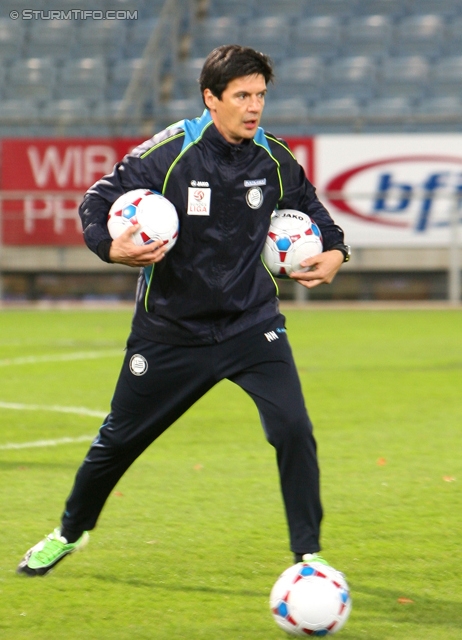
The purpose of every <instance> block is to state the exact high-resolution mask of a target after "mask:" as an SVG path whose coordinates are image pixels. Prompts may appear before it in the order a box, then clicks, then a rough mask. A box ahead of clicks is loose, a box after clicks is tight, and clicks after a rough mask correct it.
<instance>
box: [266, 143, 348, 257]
mask: <svg viewBox="0 0 462 640" xmlns="http://www.w3.org/2000/svg"><path fill="white" fill-rule="evenodd" d="M274 155H275V157H276V158H277V160H278V161H279V163H280V172H281V179H282V196H281V199H280V201H279V203H278V207H279V208H280V209H295V210H297V211H303V212H304V213H307V214H308V215H309V216H310V218H312V219H313V220H314V222H315V223H316V224H317V225H318V227H319V229H320V231H321V233H322V239H323V245H324V251H328V250H329V249H331V248H332V247H334V246H335V245H339V244H343V242H344V234H343V230H342V229H341V228H340V227H339V226H338V225H337V224H335V222H334V220H333V219H332V218H331V216H330V214H329V212H328V211H327V209H326V208H325V207H324V205H323V204H322V203H321V202H320V200H319V199H318V196H317V195H316V190H315V188H314V186H313V185H312V184H311V182H310V181H309V180H308V178H307V177H306V175H305V172H304V170H303V167H302V166H301V165H300V164H299V163H298V162H297V160H296V159H295V158H294V156H293V155H292V153H291V152H290V151H289V149H288V147H287V145H286V143H285V142H284V141H283V140H278V144H277V145H275V147H274Z"/></svg>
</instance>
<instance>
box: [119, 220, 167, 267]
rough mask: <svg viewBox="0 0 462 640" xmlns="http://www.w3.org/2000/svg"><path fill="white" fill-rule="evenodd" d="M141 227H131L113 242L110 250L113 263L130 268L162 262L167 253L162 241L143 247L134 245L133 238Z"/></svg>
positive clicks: (137, 225) (136, 225)
mask: <svg viewBox="0 0 462 640" xmlns="http://www.w3.org/2000/svg"><path fill="white" fill-rule="evenodd" d="M140 226H141V225H139V224H135V225H133V226H131V227H130V228H129V229H127V230H126V231H124V232H123V233H122V235H120V236H119V237H118V238H115V240H113V241H112V244H111V248H110V250H109V259H110V260H111V262H116V263H118V264H126V265H127V266H129V267H148V266H149V265H151V264H154V263H155V262H160V261H161V260H162V258H163V257H164V256H165V254H166V252H167V249H166V247H167V245H164V244H163V242H162V240H156V241H155V242H152V243H150V244H145V245H143V246H138V245H136V244H134V242H133V239H132V236H133V235H134V234H135V233H136V232H137V231H138V230H139V228H140Z"/></svg>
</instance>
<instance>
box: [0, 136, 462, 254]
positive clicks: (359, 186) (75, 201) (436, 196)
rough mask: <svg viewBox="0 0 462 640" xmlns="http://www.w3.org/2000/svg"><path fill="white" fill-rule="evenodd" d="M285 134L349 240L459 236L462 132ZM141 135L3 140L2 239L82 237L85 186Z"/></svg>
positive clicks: (76, 240)
mask: <svg viewBox="0 0 462 640" xmlns="http://www.w3.org/2000/svg"><path fill="white" fill-rule="evenodd" d="M286 140H287V141H288V142H289V144H290V146H291V149H292V150H293V152H294V154H295V155H296V157H297V158H298V160H299V162H300V163H301V164H302V166H303V167H304V168H305V171H306V174H307V176H308V178H309V179H310V180H311V181H312V182H313V183H314V184H315V185H316V187H317V190H318V194H319V196H320V198H321V199H322V201H323V202H324V203H325V204H326V206H327V208H328V209H329V211H330V212H331V213H332V215H333V217H334V219H335V221H336V222H337V223H338V224H339V225H341V226H342V227H343V228H344V229H345V231H346V235H347V238H348V241H349V243H350V244H352V245H354V246H356V247H380V246H403V247H404V246H435V247H437V246H447V245H448V244H449V242H450V238H451V234H452V237H453V236H454V227H452V229H451V226H450V216H451V214H453V213H454V212H455V207H456V206H457V205H458V204H459V201H460V199H461V197H462V136H461V135H452V134H451V135H445V134H443V135H439V134H432V135H420V134H414V135H412V134H411V135H388V134H386V135H385V134H382V135H375V134H374V135H320V136H317V137H315V138H309V137H305V138H300V137H298V138H296V137H287V138H286ZM139 142H140V140H131V139H130V140H129V139H115V140H109V139H99V140H96V139H34V140H30V139H29V140H28V139H16V140H3V141H2V142H1V150H2V154H1V158H2V162H1V189H2V193H3V201H2V204H3V207H2V220H3V224H2V240H3V243H4V244H7V245H58V246H69V245H82V244H83V240H82V231H81V227H80V220H79V217H78V212H77V209H78V205H79V204H80V202H81V199H82V195H83V194H84V192H85V191H86V190H87V188H88V187H89V186H91V185H92V184H93V183H94V182H95V181H96V180H97V179H98V178H100V177H101V176H102V175H104V174H105V173H108V172H110V171H111V170H112V167H113V165H114V163H115V162H117V160H119V159H120V158H122V157H123V155H124V154H125V153H126V152H127V151H129V150H130V149H131V148H133V147H134V146H135V145H136V144H138V143H139ZM459 225H460V219H459Z"/></svg>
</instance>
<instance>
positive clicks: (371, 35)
mask: <svg viewBox="0 0 462 640" xmlns="http://www.w3.org/2000/svg"><path fill="white" fill-rule="evenodd" d="M392 32H393V23H392V19H391V18H390V16H382V15H365V16H354V17H353V18H350V20H348V22H347V23H346V25H345V27H344V29H343V37H342V53H343V54H344V55H347V56H353V55H354V56H356V55H364V56H371V55H374V56H377V57H381V56H383V55H386V54H388V53H389V52H390V48H391V42H392Z"/></svg>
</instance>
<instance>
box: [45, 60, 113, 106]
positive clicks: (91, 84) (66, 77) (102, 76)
mask: <svg viewBox="0 0 462 640" xmlns="http://www.w3.org/2000/svg"><path fill="white" fill-rule="evenodd" d="M106 85H107V71H106V64H105V61H104V59H103V58H102V57H95V58H78V59H76V60H68V61H66V62H65V63H64V64H63V66H62V67H61V69H60V71H59V78H58V83H57V87H56V96H57V98H58V99H66V98H86V99H91V100H95V101H98V100H102V99H103V98H104V95H105V92H106Z"/></svg>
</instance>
